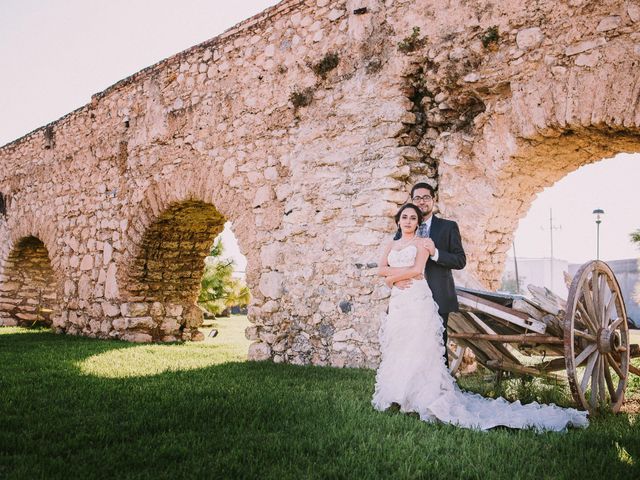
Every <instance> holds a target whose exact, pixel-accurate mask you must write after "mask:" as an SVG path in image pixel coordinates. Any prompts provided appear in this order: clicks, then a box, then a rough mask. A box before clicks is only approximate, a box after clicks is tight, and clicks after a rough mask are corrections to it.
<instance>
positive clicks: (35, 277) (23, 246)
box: [0, 235, 61, 326]
mask: <svg viewBox="0 0 640 480" xmlns="http://www.w3.org/2000/svg"><path fill="white" fill-rule="evenodd" d="M60 291H61V288H60V285H59V281H58V280H57V279H56V275H55V274H54V270H53V268H52V266H51V261H50V257H49V250H48V249H47V247H46V246H45V244H44V243H43V242H42V241H41V240H40V239H39V238H37V237H35V236H32V235H30V236H24V237H22V238H20V240H18V241H17V242H15V243H14V245H13V247H12V248H11V249H10V251H9V254H8V256H7V258H6V259H5V260H4V262H3V269H2V283H0V325H14V326H15V325H20V326H33V325H36V324H38V325H44V326H53V322H54V317H55V316H56V315H58V314H59V308H58V302H59V292H60Z"/></svg>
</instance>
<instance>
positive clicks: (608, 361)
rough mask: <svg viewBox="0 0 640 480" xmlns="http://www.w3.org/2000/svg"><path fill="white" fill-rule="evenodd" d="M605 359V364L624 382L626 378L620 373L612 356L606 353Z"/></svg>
mask: <svg viewBox="0 0 640 480" xmlns="http://www.w3.org/2000/svg"><path fill="white" fill-rule="evenodd" d="M605 358H606V359H607V363H608V364H609V365H611V367H612V368H613V369H614V370H615V371H616V375H618V377H620V378H621V379H622V380H626V377H627V376H626V375H625V374H624V373H623V372H622V369H621V368H620V365H618V362H616V360H615V359H614V358H613V356H612V355H611V354H610V353H607V354H605Z"/></svg>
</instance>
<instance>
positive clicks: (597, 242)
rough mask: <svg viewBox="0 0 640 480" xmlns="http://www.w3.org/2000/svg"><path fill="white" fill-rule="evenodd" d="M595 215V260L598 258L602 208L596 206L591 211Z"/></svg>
mask: <svg viewBox="0 0 640 480" xmlns="http://www.w3.org/2000/svg"><path fill="white" fill-rule="evenodd" d="M593 214H594V215H595V216H596V260H600V224H601V223H602V219H601V218H600V216H601V215H604V210H602V209H601V208H596V209H595V210H594V211H593Z"/></svg>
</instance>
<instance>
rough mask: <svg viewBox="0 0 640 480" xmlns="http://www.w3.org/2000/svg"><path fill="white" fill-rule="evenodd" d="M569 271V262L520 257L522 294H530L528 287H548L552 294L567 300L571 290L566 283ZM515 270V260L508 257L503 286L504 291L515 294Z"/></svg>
mask: <svg viewBox="0 0 640 480" xmlns="http://www.w3.org/2000/svg"><path fill="white" fill-rule="evenodd" d="M568 269H569V262H567V261H566V260H560V259H558V258H554V259H553V261H551V259H550V258H526V257H525V258H522V257H518V277H519V283H520V293H523V294H528V293H529V291H528V290H527V285H536V286H538V287H547V288H548V289H549V290H551V291H552V292H554V293H556V294H557V295H559V296H561V297H562V298H567V295H568V294H569V290H568V289H567V286H566V285H565V283H564V274H563V272H566V271H567V270H568ZM515 270H516V266H515V263H514V261H513V258H511V257H507V261H506V262H505V268H504V272H503V274H502V285H503V287H505V288H504V290H506V291H510V292H512V293H515V291H516V289H515V288H513V286H514V285H515V283H514V282H515V275H516V273H515Z"/></svg>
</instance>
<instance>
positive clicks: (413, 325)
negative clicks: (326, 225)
mask: <svg viewBox="0 0 640 480" xmlns="http://www.w3.org/2000/svg"><path fill="white" fill-rule="evenodd" d="M416 254H417V248H416V247H415V245H409V246H408V247H405V248H403V249H401V250H391V252H389V256H388V263H389V266H391V267H410V266H412V265H413V264H414V262H415V258H416ZM442 333H443V325H442V319H441V318H440V315H438V307H437V305H436V303H435V302H434V301H433V297H432V295H431V290H430V289H429V286H428V284H427V282H426V280H420V281H413V283H412V285H411V287H409V288H407V289H404V290H401V289H398V288H395V287H394V288H393V289H392V290H391V300H390V302H389V313H388V315H387V316H386V318H385V320H384V321H383V323H382V325H381V327H380V334H379V335H380V347H381V352H382V362H381V363H380V367H379V368H378V371H377V373H376V387H375V393H374V395H373V400H372V402H371V403H372V404H373V406H374V408H376V409H377V410H381V411H384V410H386V409H387V408H389V407H390V406H391V404H392V403H397V404H399V405H400V410H401V411H403V412H417V413H418V414H419V415H420V418H421V419H422V420H424V421H427V422H434V421H441V422H445V423H451V424H454V425H458V426H460V427H466V428H473V429H478V430H486V429H489V428H492V427H495V426H498V425H503V426H506V427H510V428H532V429H535V430H538V431H545V430H556V431H562V430H565V429H566V428H567V427H568V426H575V427H586V426H587V425H588V424H589V421H588V420H587V412H581V411H578V410H575V409H573V408H560V407H557V406H555V405H553V404H551V405H540V404H538V403H536V402H533V403H530V404H527V405H522V404H521V403H520V402H519V401H516V402H514V403H509V402H507V401H506V400H505V399H503V398H498V399H495V400H494V399H489V398H485V397H482V396H480V395H478V394H474V393H466V392H462V391H461V390H460V389H459V387H458V386H457V384H456V383H455V380H454V378H453V377H452V376H451V374H450V373H449V370H448V369H447V367H446V365H445V362H444V352H445V348H444V341H443V337H442Z"/></svg>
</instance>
